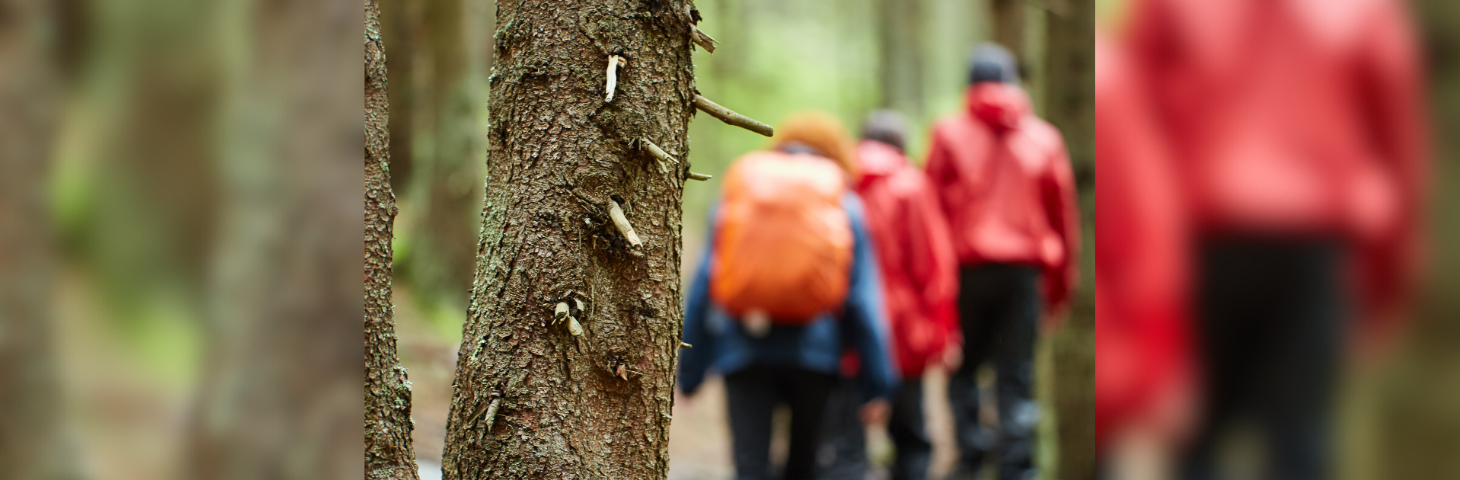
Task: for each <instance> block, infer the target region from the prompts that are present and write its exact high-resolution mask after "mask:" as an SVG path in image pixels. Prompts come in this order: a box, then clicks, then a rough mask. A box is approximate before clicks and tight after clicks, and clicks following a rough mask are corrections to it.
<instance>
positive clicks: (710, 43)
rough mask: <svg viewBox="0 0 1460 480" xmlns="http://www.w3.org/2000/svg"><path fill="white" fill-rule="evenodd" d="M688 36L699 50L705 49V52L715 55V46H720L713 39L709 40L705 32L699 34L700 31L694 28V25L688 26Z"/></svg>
mask: <svg viewBox="0 0 1460 480" xmlns="http://www.w3.org/2000/svg"><path fill="white" fill-rule="evenodd" d="M689 35H690V38H691V39H693V40H694V42H695V45H699V46H700V48H703V49H705V51H706V52H710V53H715V46H716V45H719V44H720V42H717V41H715V39H713V38H710V36H709V35H705V32H701V31H700V29H699V28H697V27H695V26H694V25H690V26H689Z"/></svg>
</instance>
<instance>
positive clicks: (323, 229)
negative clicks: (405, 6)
mask: <svg viewBox="0 0 1460 480" xmlns="http://www.w3.org/2000/svg"><path fill="white" fill-rule="evenodd" d="M220 8H223V12H222V14H221V15H220V17H221V18H222V19H223V21H224V22H225V25H224V26H223V27H222V28H221V30H222V32H223V34H224V36H225V40H224V42H223V45H226V46H229V47H232V48H225V49H223V50H222V52H223V54H224V55H225V57H224V58H223V61H224V62H225V65H226V67H227V68H226V69H225V73H226V75H224V77H225V78H227V80H226V81H225V82H224V83H225V85H226V88H225V91H224V93H225V95H224V99H223V102H222V105H221V107H222V113H223V115H222V122H223V124H222V125H223V128H221V129H220V131H221V132H222V134H221V135H222V137H221V143H222V148H221V151H222V152H223V154H222V155H221V163H220V169H221V171H222V172H223V173H224V175H222V177H221V178H222V182H221V185H220V188H219V193H218V194H219V198H220V200H221V205H222V209H221V213H222V214H223V216H222V217H221V218H222V220H221V222H220V225H219V227H220V229H219V232H218V235H217V238H218V243H217V246H216V248H217V250H216V251H215V257H214V261H213V263H212V265H213V267H214V269H213V270H212V272H211V275H212V277H211V279H210V282H209V285H208V288H209V294H210V298H209V302H210V303H209V317H208V320H209V322H208V325H207V327H208V328H207V331H206V347H205V349H204V351H205V352H206V353H205V360H204V365H203V375H202V377H201V379H200V383H201V385H200V392H199V398H198V399H197V400H196V405H195V408H194V413H193V418H192V422H193V423H192V425H191V430H190V432H189V433H190V435H191V438H190V439H189V442H188V449H189V451H188V453H187V455H186V457H187V458H188V462H189V463H188V465H187V472H188V473H187V475H186V477H187V478H194V479H201V480H221V479H228V480H245V479H247V480H254V479H261V478H268V479H286V480H292V479H310V480H318V479H329V480H334V479H351V480H354V479H359V478H362V477H364V467H363V462H361V459H362V454H361V452H363V451H364V442H363V438H362V436H361V435H360V433H359V432H360V430H359V428H360V422H361V418H362V417H363V416H364V412H363V404H362V402H361V397H360V388H361V385H362V383H363V378H362V377H363V375H362V370H361V364H360V359H361V358H362V356H363V355H364V351H363V350H364V348H363V345H362V342H360V340H359V339H360V338H361V326H360V324H358V323H355V321H356V319H358V318H361V315H362V313H363V308H362V305H361V299H360V292H361V290H359V288H360V287H357V286H355V285H356V284H354V283H353V282H339V281H336V280H337V279H339V278H340V277H339V276H338V273H339V272H351V271H353V272H360V271H361V270H360V269H361V268H362V264H361V256H360V255H361V243H360V241H361V240H360V237H357V236H354V235H339V234H338V233H337V232H360V228H361V222H362V212H361V211H360V205H361V204H360V203H359V202H360V199H361V195H362V194H361V186H362V185H363V184H364V178H363V177H364V175H363V172H362V171H361V169H360V164H358V163H355V159H356V158H359V157H356V156H355V155H360V152H361V150H362V149H363V148H362V147H363V145H362V143H363V136H362V135H361V117H360V115H361V113H360V112H361V110H360V103H357V102H360V101H361V99H360V96H359V95H360V94H356V93H353V89H349V88H340V85H359V84H357V83H354V82H357V81H360V80H359V78H360V77H354V75H358V74H359V72H360V70H359V69H360V66H359V65H360V64H357V63H355V61H356V60H358V59H360V58H361V57H357V56H356V55H360V52H361V43H360V42H361V38H362V37H363V34H362V33H361V30H362V28H363V26H362V24H361V13H362V12H361V10H360V4H358V3H353V2H349V1H343V0H336V1H325V2H259V1H252V0H226V1H224V2H223V3H222V4H221V5H220ZM350 77H353V78H350ZM356 278H358V277H356ZM351 432H354V433H353V434H352V433H351Z"/></svg>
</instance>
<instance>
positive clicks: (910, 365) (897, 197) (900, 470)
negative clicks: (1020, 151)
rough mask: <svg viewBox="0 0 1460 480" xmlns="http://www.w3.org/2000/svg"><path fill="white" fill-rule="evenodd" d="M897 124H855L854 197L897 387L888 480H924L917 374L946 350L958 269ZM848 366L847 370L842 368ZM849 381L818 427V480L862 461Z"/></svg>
mask: <svg viewBox="0 0 1460 480" xmlns="http://www.w3.org/2000/svg"><path fill="white" fill-rule="evenodd" d="M906 138H907V122H906V120H905V119H903V118H902V116H901V115H898V114H897V113H895V112H892V111H889V110H879V111H876V112H873V113H872V114H871V115H869V116H868V118H867V120H866V121H865V122H864V123H863V124H862V141H861V142H859V143H858V144H857V148H856V162H857V171H858V172H859V173H860V176H859V178H858V180H857V184H856V191H857V194H858V195H859V196H861V198H862V204H863V206H864V208H865V210H866V215H867V227H868V230H869V231H870V233H871V236H872V243H873V244H874V245H876V247H877V260H878V265H879V266H880V267H881V270H882V291H883V298H884V299H885V304H886V306H887V319H888V323H889V327H890V328H889V331H890V332H891V333H892V350H893V354H894V358H895V359H896V360H897V366H898V369H899V371H900V372H901V373H902V385H901V386H900V387H898V391H897V395H896V396H895V397H894V399H893V401H892V411H891V416H890V417H889V419H888V422H887V433H888V436H889V437H891V439H892V443H893V446H894V447H895V448H896V452H897V456H896V457H895V458H894V460H893V463H892V468H891V470H892V471H891V473H892V478H893V480H925V479H926V478H927V477H928V465H929V462H930V461H931V460H932V455H933V444H932V441H931V440H930V439H929V437H928V429H927V425H926V424H925V422H924V417H923V381H922V378H923V372H924V370H926V369H927V368H928V367H929V366H932V365H935V364H941V363H943V361H944V359H945V358H947V356H948V350H949V348H950V347H953V346H956V342H955V335H956V333H957V328H958V327H957V325H956V323H955V320H954V319H955V311H954V305H953V302H954V300H955V297H956V294H957V289H958V273H957V271H958V268H957V267H958V263H957V259H956V258H955V257H954V256H953V245H952V243H951V242H950V240H949V238H948V225H947V221H946V220H944V219H943V212H942V209H941V208H940V207H939V206H938V200H937V198H936V197H934V196H933V191H932V189H931V188H930V185H929V182H928V179H927V177H926V176H925V175H923V172H922V171H921V170H918V168H917V167H915V166H913V165H911V164H909V163H908V161H907V157H906V156H905V154H904V153H903V148H904V146H905V145H906V143H907V142H906ZM847 363H849V364H851V365H849V366H848V368H849V369H852V368H854V367H855V363H857V362H856V361H855V360H854V359H853V361H850V362H847ZM849 373H850V374H855V371H852V372H843V377H844V385H843V386H842V387H841V388H840V389H839V391H840V392H842V393H840V394H838V395H836V397H834V398H833V400H832V402H833V405H830V406H829V407H828V410H827V414H828V418H827V419H826V421H825V422H824V423H825V424H826V425H827V431H826V433H825V434H823V437H824V438H825V440H826V446H824V447H823V448H824V449H829V454H824V455H822V456H823V457H824V462H823V465H822V467H821V473H820V474H819V478H823V479H827V480H833V479H848V478H856V479H860V478H863V477H865V476H866V472H867V468H868V462H867V453H866V438H865V435H864V431H863V428H862V423H861V422H858V421H857V418H856V416H855V415H854V412H853V408H852V407H854V406H855V405H857V403H856V396H855V393H856V391H857V390H856V388H855V384H854V383H855V382H854V381H850V380H851V379H852V377H853V375H849Z"/></svg>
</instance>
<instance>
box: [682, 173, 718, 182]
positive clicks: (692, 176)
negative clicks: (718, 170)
mask: <svg viewBox="0 0 1460 480" xmlns="http://www.w3.org/2000/svg"><path fill="white" fill-rule="evenodd" d="M684 178H688V179H690V180H699V181H701V182H708V181H710V179H711V178H715V176H714V175H709V174H704V173H698V172H689V174H688V175H685V176H684Z"/></svg>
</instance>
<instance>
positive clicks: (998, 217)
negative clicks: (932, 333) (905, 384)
mask: <svg viewBox="0 0 1460 480" xmlns="http://www.w3.org/2000/svg"><path fill="white" fill-rule="evenodd" d="M972 64H973V65H972V68H971V70H972V72H971V74H970V83H971V84H972V85H971V86H970V87H969V89H968V93H967V109H966V111H964V112H961V113H958V114H955V115H953V116H950V117H948V118H945V119H942V120H940V121H939V122H938V124H937V125H936V126H935V127H934V131H933V138H932V146H931V150H930V151H929V153H928V162H927V173H928V177H929V178H930V179H931V180H932V186H933V191H934V192H935V194H936V195H937V197H938V199H939V204H940V205H941V206H942V208H943V212H944V214H945V215H946V216H947V218H948V224H949V229H950V231H951V235H952V236H951V238H952V240H953V249H954V252H955V253H956V255H957V257H958V263H959V266H960V271H959V288H958V310H959V316H960V320H961V322H960V323H961V327H962V331H963V339H964V343H963V362H962V365H961V366H960V367H959V369H958V370H957V371H956V372H955V373H954V375H953V377H952V378H951V379H949V385H948V390H949V391H948V396H949V400H950V402H951V403H952V405H953V416H954V421H955V422H956V424H957V425H956V428H957V439H958V445H959V449H960V455H961V457H960V462H959V466H958V470H957V471H956V472H955V478H962V477H971V476H972V475H974V474H976V472H977V471H978V470H979V467H980V466H981V465H982V463H983V459H984V456H985V454H987V453H997V454H998V456H999V478H1000V479H1024V478H1029V476H1030V475H1033V474H1034V467H1033V461H1032V460H1033V449H1034V444H1035V442H1034V430H1035V426H1036V424H1037V421H1038V417H1039V409H1038V407H1037V406H1036V404H1035V402H1034V400H1033V399H1032V398H1031V395H1030V391H1031V387H1032V385H1033V384H1034V362H1033V353H1034V340H1035V336H1036V335H1037V333H1038V329H1039V323H1040V317H1041V310H1043V311H1044V312H1046V313H1045V315H1046V316H1045V318H1046V319H1053V318H1058V316H1059V315H1060V314H1061V313H1062V312H1063V310H1064V309H1065V308H1066V307H1065V306H1066V305H1067V303H1068V301H1069V295H1070V289H1071V288H1072V287H1073V286H1074V282H1075V273H1076V272H1075V268H1076V261H1075V259H1076V256H1077V255H1078V248H1079V241H1080V240H1079V239H1080V234H1079V218H1078V217H1079V216H1078V214H1077V211H1076V208H1075V186H1074V175H1073V173H1072V171H1071V169H1070V162H1069V156H1068V153H1067V152H1066V151H1065V146H1064V139H1063V137H1061V136H1060V133H1059V131H1058V130H1056V129H1055V128H1054V127H1053V126H1051V125H1050V124H1049V123H1046V122H1045V121H1043V120H1040V119H1039V118H1038V117H1036V116H1035V115H1034V114H1033V113H1032V112H1031V107H1030V102H1029V96H1028V95H1027V94H1025V93H1024V90H1023V89H1021V88H1019V85H1018V77H1017V74H1016V73H1015V64H1014V57H1013V55H1012V54H1010V53H1009V52H1008V51H1007V50H1005V49H1003V48H1002V47H999V46H997V45H992V44H989V45H983V46H980V47H978V48H977V49H976V50H975V51H974V55H973V62H972ZM985 362H992V363H993V364H994V371H995V373H996V376H997V381H996V383H997V386H996V389H997V391H998V402H997V405H998V411H999V429H998V432H997V434H995V433H994V432H993V431H992V430H990V429H988V428H986V427H984V426H982V425H980V424H979V418H978V409H979V398H978V397H979V392H978V382H977V379H976V378H975V374H976V373H977V371H978V368H979V366H980V365H981V364H983V363H985Z"/></svg>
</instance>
